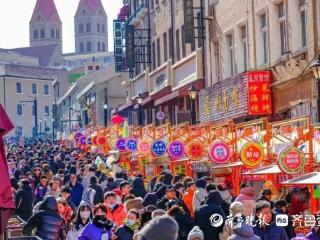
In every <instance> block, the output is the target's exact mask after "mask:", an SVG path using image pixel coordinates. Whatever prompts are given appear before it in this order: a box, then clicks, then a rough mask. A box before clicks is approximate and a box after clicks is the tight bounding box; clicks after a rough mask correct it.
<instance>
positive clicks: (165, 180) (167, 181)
mask: <svg viewBox="0 0 320 240" xmlns="http://www.w3.org/2000/svg"><path fill="white" fill-rule="evenodd" d="M172 179H173V176H172V175H171V174H170V173H166V174H165V175H164V178H163V181H162V182H163V184H164V185H166V186H169V185H171V182H172Z"/></svg>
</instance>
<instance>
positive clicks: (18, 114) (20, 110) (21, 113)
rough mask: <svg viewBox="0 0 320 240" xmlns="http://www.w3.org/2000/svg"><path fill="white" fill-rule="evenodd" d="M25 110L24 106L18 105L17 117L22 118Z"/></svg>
mask: <svg viewBox="0 0 320 240" xmlns="http://www.w3.org/2000/svg"><path fill="white" fill-rule="evenodd" d="M22 115H23V110H22V104H17V116H22Z"/></svg>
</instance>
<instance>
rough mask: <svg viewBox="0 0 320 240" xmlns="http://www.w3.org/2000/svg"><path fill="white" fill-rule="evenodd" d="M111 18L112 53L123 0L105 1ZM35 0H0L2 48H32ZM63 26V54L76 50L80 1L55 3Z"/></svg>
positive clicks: (0, 44) (67, 0)
mask: <svg viewBox="0 0 320 240" xmlns="http://www.w3.org/2000/svg"><path fill="white" fill-rule="evenodd" d="M102 2H103V5H104V8H105V10H106V12H107V15H108V25H109V50H110V51H112V50H113V26H112V21H113V19H115V18H116V17H117V14H118V12H119V10H120V8H121V6H122V0H102ZM35 3H36V0H0V31H1V34H0V36H1V37H0V48H17V47H27V46H29V21H30V18H31V15H32V12H33V8H34V6H35ZM55 3H56V7H57V9H58V11H59V15H60V18H61V21H62V23H63V25H62V26H63V52H64V53H68V52H73V51H74V22H73V21H74V15H75V12H76V10H77V6H78V3H79V0H55Z"/></svg>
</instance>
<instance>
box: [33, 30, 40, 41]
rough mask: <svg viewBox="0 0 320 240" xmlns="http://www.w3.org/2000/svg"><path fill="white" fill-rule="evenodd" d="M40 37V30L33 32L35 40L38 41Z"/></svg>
mask: <svg viewBox="0 0 320 240" xmlns="http://www.w3.org/2000/svg"><path fill="white" fill-rule="evenodd" d="M38 37H39V35H38V30H34V31H33V39H38Z"/></svg>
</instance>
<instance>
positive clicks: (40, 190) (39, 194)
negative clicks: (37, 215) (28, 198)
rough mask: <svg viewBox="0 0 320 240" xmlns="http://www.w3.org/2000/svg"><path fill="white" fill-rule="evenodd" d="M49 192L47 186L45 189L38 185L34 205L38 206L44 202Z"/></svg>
mask: <svg viewBox="0 0 320 240" xmlns="http://www.w3.org/2000/svg"><path fill="white" fill-rule="evenodd" d="M47 192H48V187H47V186H45V187H43V186H41V185H38V186H37V188H36V192H35V198H34V204H37V203H38V202H40V201H42V200H43V198H44V196H45V195H46V193H47Z"/></svg>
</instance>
